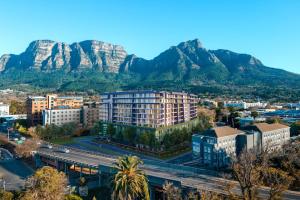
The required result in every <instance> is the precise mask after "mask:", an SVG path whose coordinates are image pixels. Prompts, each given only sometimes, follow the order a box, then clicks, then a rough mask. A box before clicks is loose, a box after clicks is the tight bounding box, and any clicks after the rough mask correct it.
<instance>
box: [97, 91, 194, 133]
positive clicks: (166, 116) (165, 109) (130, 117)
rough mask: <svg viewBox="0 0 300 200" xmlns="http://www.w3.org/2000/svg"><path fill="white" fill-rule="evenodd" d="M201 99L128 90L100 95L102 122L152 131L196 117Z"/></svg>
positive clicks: (189, 95) (183, 95) (184, 94)
mask: <svg viewBox="0 0 300 200" xmlns="http://www.w3.org/2000/svg"><path fill="white" fill-rule="evenodd" d="M196 104H197V97H196V96H195V95H192V94H187V93H183V92H157V91H152V90H149V91H128V92H112V93H104V94H101V95H100V120H102V121H106V122H112V123H119V124H126V125H134V126H147V127H152V128H157V127H163V126H169V125H174V124H178V123H183V122H186V121H189V120H192V119H194V118H196V116H197V111H196Z"/></svg>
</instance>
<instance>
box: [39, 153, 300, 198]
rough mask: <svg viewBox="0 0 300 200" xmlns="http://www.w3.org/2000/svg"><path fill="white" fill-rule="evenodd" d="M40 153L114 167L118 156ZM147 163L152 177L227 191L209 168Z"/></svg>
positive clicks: (298, 195) (263, 194)
mask: <svg viewBox="0 0 300 200" xmlns="http://www.w3.org/2000/svg"><path fill="white" fill-rule="evenodd" d="M38 154H40V155H44V156H49V157H55V158H57V159H59V160H64V161H65V162H70V163H74V162H76V163H82V164H85V165H89V166H94V167H97V166H100V165H102V166H107V167H112V166H113V163H114V162H115V161H116V156H113V155H111V156H108V155H105V154H99V153H98V154H95V153H93V152H87V151H82V150H79V149H75V148H72V149H71V150H70V152H69V153H61V152H58V151H57V149H56V148H53V149H46V148H41V149H39V150H38ZM144 161H145V164H144V165H143V166H142V167H141V168H142V169H143V170H144V171H145V173H146V174H147V175H149V176H152V177H159V178H165V179H167V180H173V181H179V182H181V184H182V186H187V187H192V188H196V189H199V190H210V191H215V192H217V193H225V191H224V185H225V183H226V182H228V180H226V179H223V178H220V177H217V176H215V175H208V174H211V172H210V171H209V170H202V171H201V172H199V171H197V172H194V171H193V170H187V168H185V167H183V166H181V165H171V164H166V163H160V162H154V161H149V160H144ZM234 191H235V192H236V193H239V189H238V188H237V187H236V188H235V189H234ZM267 193H268V189H266V188H261V189H260V191H259V194H260V196H261V197H262V198H264V197H266V196H267ZM284 199H290V200H296V199H300V192H291V191H287V192H285V193H284Z"/></svg>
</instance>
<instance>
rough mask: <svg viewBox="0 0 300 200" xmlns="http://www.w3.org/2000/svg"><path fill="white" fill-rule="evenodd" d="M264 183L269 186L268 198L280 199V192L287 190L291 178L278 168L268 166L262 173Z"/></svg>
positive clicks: (270, 199)
mask: <svg viewBox="0 0 300 200" xmlns="http://www.w3.org/2000/svg"><path fill="white" fill-rule="evenodd" d="M263 177H264V183H265V184H266V186H268V187H270V191H269V194H270V196H269V200H279V199H282V192H283V191H285V190H287V189H288V188H289V186H290V184H291V183H292V181H293V178H292V177H291V176H289V175H288V173H287V172H284V171H282V170H280V169H276V168H274V167H268V168H267V169H265V170H264V173H263Z"/></svg>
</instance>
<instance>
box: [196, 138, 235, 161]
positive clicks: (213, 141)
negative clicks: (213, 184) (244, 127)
mask: <svg viewBox="0 0 300 200" xmlns="http://www.w3.org/2000/svg"><path fill="white" fill-rule="evenodd" d="M236 137H237V135H230V136H225V137H219V138H217V137H211V136H206V135H193V137H192V138H193V139H192V140H193V141H192V144H193V156H194V158H195V159H199V160H200V163H201V164H205V165H209V166H214V167H224V166H227V165H228V164H229V162H230V157H231V156H235V155H236Z"/></svg>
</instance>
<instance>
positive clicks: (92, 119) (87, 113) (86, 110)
mask: <svg viewBox="0 0 300 200" xmlns="http://www.w3.org/2000/svg"><path fill="white" fill-rule="evenodd" d="M82 115H83V125H84V127H86V128H92V127H93V126H94V124H95V123H96V122H98V121H99V120H100V103H99V102H86V103H84V105H83V107H82Z"/></svg>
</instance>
